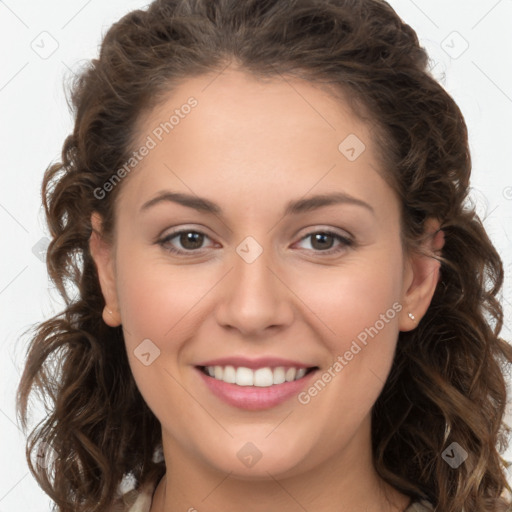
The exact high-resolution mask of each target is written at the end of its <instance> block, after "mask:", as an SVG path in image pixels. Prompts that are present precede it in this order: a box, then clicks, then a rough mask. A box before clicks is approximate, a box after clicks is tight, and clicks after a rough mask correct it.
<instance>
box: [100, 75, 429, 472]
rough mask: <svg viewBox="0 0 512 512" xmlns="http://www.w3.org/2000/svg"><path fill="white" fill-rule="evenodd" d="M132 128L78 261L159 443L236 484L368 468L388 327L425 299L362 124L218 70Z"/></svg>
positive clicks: (342, 112)
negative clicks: (115, 189)
mask: <svg viewBox="0 0 512 512" xmlns="http://www.w3.org/2000/svg"><path fill="white" fill-rule="evenodd" d="M190 97H193V98H194V100H190V99H189V98H190ZM185 105H191V106H190V108H189V107H185ZM192 105H193V106H192ZM173 114H174V115H175V117H174V119H173V120H171V121H170V122H169V119H170V117H171V116H172V115H173ZM177 119H179V120H178V121H176V120H177ZM166 122H167V123H168V124H167V125H166V124H165V123H166ZM161 123H163V124H161ZM163 126H165V127H166V129H164V128H163ZM139 135H140V137H139V142H140V144H139V146H140V147H142V146H144V145H145V146H146V147H147V148H148V149H147V150H141V151H139V152H138V157H137V159H138V160H137V165H136V166H135V167H134V168H133V170H131V171H130V175H129V176H128V177H127V178H125V179H124V182H122V183H120V184H119V185H117V186H121V187H122V189H121V190H120V195H119V196H118V198H117V203H116V232H115V243H114V246H113V247H112V252H108V251H107V254H108V257H105V256H102V257H100V256H99V252H96V253H95V254H96V258H95V259H96V261H97V263H98V267H99V270H100V279H101V284H102V289H103V292H104V295H105V298H106V302H107V307H108V308H109V309H111V310H112V314H108V313H106V314H105V315H106V316H105V321H106V322H107V323H109V324H110V325H117V324H118V323H122V326H123V331H124V336H125V341H126V348H127V353H128V357H129V362H130V366H131V369H132V372H133V375H134V377H135V380H136V382H137V385H138V387H139V389H140V391H141V393H142V395H143V397H144V399H145V401H146V402H147V404H148V405H149V407H150V408H151V409H152V411H153V412H154V414H155V415H156V417H157V418H158V420H159V421H160V422H161V425H162V429H163V441H164V450H166V451H167V450H168V453H171V454H172V456H173V457H174V458H173V459H172V460H173V461H178V460H180V457H181V458H183V459H184V460H185V459H187V460H189V461H195V463H196V464H201V465H203V466H204V467H208V468H210V469H215V470H219V471H222V472H224V473H228V472H231V473H232V475H238V476H239V477H241V478H245V477H254V478H259V477H261V478H264V477H268V473H270V474H272V475H275V476H276V475H293V474H295V473H296V472H301V471H306V470H308V469H313V468H315V467H317V466H318V465H319V464H330V463H331V462H332V463H333V464H334V465H335V464H336V460H339V459H337V458H339V457H340V456H341V454H344V455H343V456H344V457H345V460H348V461H350V460H352V461H353V462H354V464H356V461H357V460H365V461H366V460H369V456H370V413H371V409H372V406H373V404H374V403H375V401H376V400H377V397H378V396H379V393H380V392H381V390H382V388H383V385H384V383H385V381H386V378H387V376H388V373H389V371H390V368H391V364H392V360H393V354H394V351H395V346H396V342H397V337H398V333H399V331H400V330H408V329H412V328H414V327H415V322H414V321H412V320H411V319H410V318H409V317H408V312H410V311H412V312H413V313H414V314H415V315H416V316H417V319H418V318H419V315H420V313H421V312H420V311H417V310H414V305H416V306H417V307H418V308H420V309H421V308H423V309H425V308H426V305H425V307H423V304H424V303H425V304H426V302H425V301H428V300H429V297H427V298H426V299H425V300H424V301H423V302H417V303H414V300H416V299H414V298H413V292H412V291H411V290H412V289H413V288H414V286H413V285H414V282H415V280H414V267H413V266H412V265H409V262H408V261H409V260H408V259H404V254H403V252H402V246H401V240H400V222H399V203H398V201H397V198H396V197H395V194H394V192H393V190H392V189H391V188H390V187H389V186H388V185H387V183H386V182H385V181H384V179H383V178H382V177H381V175H380V174H379V172H378V171H379V170H380V164H379V161H378V158H377V149H376V146H375V144H374V140H373V138H372V135H371V133H370V131H369V127H368V125H366V124H363V123H362V122H361V121H359V120H358V118H357V117H355V116H354V114H352V113H351V112H350V109H349V108H348V107H347V106H344V105H343V104H340V102H339V101H336V100H335V99H333V98H332V97H331V96H329V95H328V94H327V93H326V92H323V91H322V90H320V89H319V88H316V87H315V86H313V85H312V84H310V83H308V82H303V81H299V80H292V79H287V80H283V79H277V78H276V79H274V80H271V81H266V82H259V81H256V80H255V79H253V78H251V77H249V76H248V75H246V74H244V73H242V72H240V71H225V72H224V73H222V74H220V75H219V76H217V75H211V76H208V77H205V76H202V77H197V78H194V79H190V80H188V81H187V82H185V83H184V84H182V85H181V86H180V87H179V88H178V89H177V90H175V91H174V92H173V93H172V95H170V96H169V98H168V100H167V101H166V103H165V104H163V105H161V106H159V107H158V108H156V109H155V110H154V111H153V112H151V114H150V115H149V116H147V117H145V118H144V119H143V120H142V121H141V126H139ZM139 146H137V147H139ZM139 160H140V161H139ZM132 163H133V162H132ZM174 194H179V195H174ZM317 196H319V199H314V198H316V197H317ZM173 198H174V199H173ZM180 198H181V199H180ZM187 204H188V205H187ZM180 231H183V233H182V234H181V235H180V234H179V232H180ZM187 234H188V235H187ZM174 251H177V252H174ZM102 254H104V253H102ZM102 258H103V259H102ZM108 258H111V259H110V260H109V259H108ZM418 300H419V299H418ZM413 303H414V304H413ZM416 322H417V320H416ZM205 367H210V368H205ZM215 367H217V368H215ZM239 367H242V369H241V370H237V368H239ZM244 368H245V369H244ZM289 368H293V369H291V370H290V369H289ZM301 368H302V369H304V370H302V371H301V370H300V369H301ZM311 369H313V370H311ZM296 370H298V372H297V371H296ZM305 370H306V371H307V373H306V374H305V375H303V373H304V371H305ZM209 371H211V373H213V374H214V376H213V377H212V376H209V375H207V373H209ZM287 378H288V380H286V379H287ZM221 379H222V380H221ZM294 379H296V380H294ZM224 380H226V381H227V382H225V381H224ZM233 380H234V381H235V382H234V383H233ZM283 380H284V381H285V382H283ZM255 382H256V385H254V384H255ZM274 382H275V383H274ZM251 383H252V385H251ZM270 383H272V385H270ZM333 467H334V466H333Z"/></svg>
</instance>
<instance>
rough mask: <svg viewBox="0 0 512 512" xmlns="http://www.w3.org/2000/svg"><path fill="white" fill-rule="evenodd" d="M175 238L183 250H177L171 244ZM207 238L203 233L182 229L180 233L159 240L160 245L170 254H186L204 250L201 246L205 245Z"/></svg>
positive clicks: (170, 234)
mask: <svg viewBox="0 0 512 512" xmlns="http://www.w3.org/2000/svg"><path fill="white" fill-rule="evenodd" d="M175 238H176V239H177V240H178V242H179V243H180V244H181V245H182V247H183V249H179V248H178V249H177V248H176V247H174V246H173V245H172V244H171V240H174V239H175ZM205 238H209V237H208V236H207V235H205V234H204V233H202V232H201V231H196V230H193V229H182V230H180V231H175V232H174V233H169V234H168V235H167V236H165V237H164V238H162V239H161V240H159V241H158V244H159V245H161V246H162V247H163V248H164V249H165V250H167V251H169V252H172V253H175V254H186V253H191V252H199V251H198V250H197V249H202V247H201V246H202V245H203V242H204V240H205Z"/></svg>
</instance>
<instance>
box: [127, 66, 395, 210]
mask: <svg viewBox="0 0 512 512" xmlns="http://www.w3.org/2000/svg"><path fill="white" fill-rule="evenodd" d="M191 105H193V106H191ZM137 132H138V143H137V144H136V147H139V146H142V145H144V144H145V142H147V141H149V140H151V143H150V145H151V150H150V151H146V153H147V154H146V156H145V157H144V158H142V159H141V161H140V162H139V163H138V164H137V166H136V168H135V169H134V171H133V172H132V173H131V175H130V176H129V179H128V180H127V181H128V183H125V184H124V185H123V191H122V192H121V196H130V197H131V200H132V201H135V202H140V203H141V202H142V201H144V200H147V198H148V195H149V194H151V193H156V192H158V191H159V190H162V189H165V188H172V189H173V190H175V189H178V190H181V191H184V192H188V193H190V192H192V193H194V192H195V193H198V194H199V193H200V195H202V196H205V195H207V196H210V197H215V196H219V194H222V191H223V190H224V191H226V190H237V191H238V192H239V194H240V197H241V196H245V203H244V204H245V206H246V207H249V204H250V201H249V198H251V197H252V200H253V201H256V202H257V200H258V198H261V197H262V196H261V194H264V195H266V196H270V195H272V193H277V191H279V192H280V193H281V195H283V194H285V195H293V196H302V195H305V194H306V193H307V192H308V190H310V189H312V188H315V190H314V192H317V193H320V192H326V191H330V190H331V189H337V190H340V189H341V190H344V191H347V192H351V193H354V194H356V193H360V194H361V193H363V195H366V196H367V197H368V194H369V195H370V196H372V195H373V196H375V199H377V198H378V196H379V194H380V195H381V196H382V188H383V187H386V184H385V182H384V181H383V180H382V178H381V177H380V175H379V172H380V169H379V168H380V166H379V162H378V158H377V148H376V147H375V141H374V137H373V135H372V130H371V126H370V125H369V124H368V123H364V122H363V121H361V120H360V119H359V117H358V116H357V115H355V113H354V112H353V109H352V105H351V104H350V101H349V100H348V99H345V100H343V96H340V97H334V96H333V95H332V94H330V93H329V91H328V90H326V89H325V88H322V87H320V86H318V85H317V84H312V83H310V82H307V81H304V80H300V79H296V78H291V77H284V76H283V77H281V76H278V77H275V78H272V79H269V78H265V79H259V78H255V77H254V76H252V75H249V74H247V73H245V72H242V71H234V70H226V71H224V72H222V73H220V74H210V75H202V76H198V77H194V78H191V79H189V80H186V81H184V82H183V83H182V84H181V85H179V86H178V87H177V88H176V89H174V90H173V91H172V93H170V94H169V95H168V97H167V98H166V99H165V100H164V101H163V102H162V103H160V104H159V105H158V106H157V107H155V108H154V109H153V110H152V111H151V112H149V113H148V114H147V115H145V116H144V117H141V119H140V122H139V123H138V127H137ZM130 182H132V183H131V184H130ZM126 185H128V186H126ZM124 189H126V190H124ZM345 189H346V190H345ZM130 190H132V191H133V193H130ZM135 190H136V192H135ZM388 193H389V191H388ZM248 201H249V202H248ZM251 204H252V203H251ZM238 206H240V205H238Z"/></svg>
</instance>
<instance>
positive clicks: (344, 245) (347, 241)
mask: <svg viewBox="0 0 512 512" xmlns="http://www.w3.org/2000/svg"><path fill="white" fill-rule="evenodd" d="M183 233H195V234H198V235H203V236H205V237H206V238H210V237H209V236H208V235H206V234H205V233H203V232H202V231H197V230H194V229H182V230H179V231H175V232H173V233H169V234H168V235H167V236H166V237H164V238H162V239H161V240H158V241H157V243H158V245H160V246H161V247H163V248H164V249H165V250H166V251H168V252H170V253H172V254H177V255H187V254H193V253H198V252H200V251H201V249H189V250H181V249H176V248H174V247H172V246H169V245H167V244H168V243H169V242H170V241H171V240H172V239H173V238H176V237H177V236H179V235H181V234H183ZM317 234H322V235H328V236H332V237H334V238H335V239H337V240H338V241H340V242H341V243H342V245H341V247H339V248H338V249H327V250H325V251H322V250H315V249H312V250H313V252H316V253H320V254H323V255H326V256H329V255H332V254H336V253H339V252H341V251H342V250H344V249H345V248H347V247H352V246H354V245H355V242H354V240H352V239H350V238H348V237H345V236H342V235H340V234H338V233H335V232H334V231H329V230H319V231H311V232H310V233H308V234H307V235H305V236H303V237H302V238H301V239H300V240H299V242H301V241H303V240H305V239H307V238H309V237H311V236H313V235H317ZM306 250H308V249H306Z"/></svg>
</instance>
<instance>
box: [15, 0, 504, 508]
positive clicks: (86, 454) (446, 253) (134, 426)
mask: <svg viewBox="0 0 512 512" xmlns="http://www.w3.org/2000/svg"><path fill="white" fill-rule="evenodd" d="M231 63H235V64H236V65H238V66H239V67H240V68H241V69H242V70H244V71H245V72H247V73H251V74H253V75H258V76H261V77H269V78H273V77H274V78H275V77H279V76H283V75H287V76H291V77H293V76H295V77H300V78H302V79H306V80H308V81H309V82H311V83H323V84H326V85H328V86H329V87H331V88H332V90H333V91H339V92H340V94H343V95H346V97H348V98H350V105H351V106H352V107H353V108H354V109H356V111H357V113H358V114H359V115H360V116H364V118H365V119H366V118H367V119H370V120H371V122H372V126H376V127H378V130H376V132H375V133H376V134H377V135H376V139H377V142H378V143H379V148H380V151H381V153H382V156H383V161H385V166H384V167H385V168H384V172H385V176H386V177H387V179H389V183H391V184H392V186H393V188H394V190H395V191H396V192H397V195H398V197H399V199H400V202H401V232H402V240H403V244H404V248H406V249H407V250H420V249H419V248H420V246H421V241H422V239H423V237H424V235H425V229H424V228H425V221H426V219H428V218H430V217H434V218H436V219H438V220H439V222H440V229H442V230H443V231H444V234H445V245H444V248H443V250H442V254H441V255H440V256H438V260H439V261H440V263H441V278H440V281H439V283H438V285H437V288H436V291H435V294H434V297H433V299H432V302H431V305H430V307H429V309H428V311H427V313H426V314H425V316H424V317H423V318H422V320H421V322H420V323H419V325H418V326H417V328H416V329H414V330H412V331H408V332H400V334H399V338H398V342H397V349H396V352H395V358H394V361H393V365H392V368H391V372H390V374H389V377H388V380H387V382H386V384H385V386H384V388H383V391H382V393H381V394H380V395H379V397H378V399H377V401H376V403H375V405H374V407H373V409H372V446H373V457H374V465H375V468H376V470H377V472H378V474H379V475H380V476H381V477H382V478H383V479H384V480H385V481H386V482H388V483H389V484H390V485H392V486H393V487H395V488H396V489H398V490H399V491H401V492H402V493H404V494H406V495H408V496H410V497H412V498H415V499H427V500H429V501H430V502H431V503H432V504H433V505H434V507H435V510H436V511H442V512H461V511H462V510H464V511H465V512H491V511H492V512H496V511H498V510H506V509H507V510H508V508H507V507H509V506H510V505H509V504H508V502H506V500H505V494H506V492H510V491H511V489H510V486H509V485H508V483H507V480H506V466H507V462H506V461H505V460H504V459H503V458H502V456H501V454H502V453H503V452H504V450H505V449H506V447H507V444H508V436H509V434H510V429H509V428H508V426H507V425H506V424H505V423H504V422H503V417H504V413H505V407H506V401H507V389H506V380H505V376H506V371H507V370H508V369H509V367H510V363H512V347H511V346H510V345H509V344H508V343H507V342H506V341H505V340H503V339H502V338H500V337H499V334H500V331H501V328H502V325H503V311H502V307H501V305H500V302H499V300H498V294H499V292H500V289H501V286H502V283H503V265H502V261H501V259H500V257H499V255H498V253H497V252H496V249H495V248H494V246H493V244H492V243H491V241H490V239H489V237H488V235H487V234H486V232H485V230H484V227H483V225H482V222H481V220H480V219H479V217H478V215H477V214H476V212H475V211H474V209H473V208H472V207H471V205H470V204H468V194H469V180H470V173H471V158H470V153H469V145H468V134H467V127H466V124H465V121H464V119H463V116H462V114H461V111H460V109H459V108H458V106H457V105H456V103H455V102H454V100H453V99H452V98H451V96H450V95H449V94H448V93H447V92H446V91H445V90H444V89H443V87H442V86H441V85H440V84H439V83H438V82H437V81H436V80H435V79H434V78H433V77H432V75H431V74H430V72H429V70H428V64H429V60H428V56H427V54H426V52H425V50H424V49H423V48H422V47H421V46H420V44H419V41H418V38H417V35H416V33H415V32H414V30H413V29H412V28H411V27H410V26H409V25H407V24H405V23H404V22H403V21H402V20H401V19H400V18H399V17H398V15H397V14H396V13H395V11H394V10H393V9H392V8H391V7H390V6H389V5H388V4H387V3H386V2H385V1H383V0H358V1H353V0H156V1H154V2H153V3H151V4H150V5H149V6H148V7H147V8H146V9H141V10H135V11H132V12H130V13H128V14H127V15H125V16H124V17H123V18H121V19H120V20H119V21H118V22H116V23H115V24H114V25H113V26H112V27H111V28H110V29H109V30H108V32H107V33H106V34H105V36H104V39H103V42H102V46H101V50H100V55H99V58H97V59H92V60H91V61H89V62H88V63H87V65H86V66H85V67H84V69H82V70H81V72H80V74H79V75H78V76H77V78H76V79H75V81H74V82H73V84H72V88H71V91H72V94H71V106H72V109H73V114H74V119H75V124H74V129H73V132H72V133H71V134H70V135H69V136H68V137H67V138H66V139H65V142H64V145H63V148H62V155H61V161H60V162H58V163H54V164H52V165H50V166H49V167H48V168H47V169H46V171H45V175H44V180H43V185H42V198H43V204H44V207H45V212H46V218H47V223H48V226H49V230H50V233H51V237H52V240H51V243H50V245H49V247H48V252H47V268H48V272H49V275H50V278H51V279H52V281H53V282H54V283H55V285H56V286H57V288H58V290H59V292H60V293H61V294H62V296H63V299H64V301H65V309H64V311H63V312H62V313H60V314H58V315H55V316H54V317H52V318H51V319H49V320H47V321H45V322H43V323H42V324H40V325H38V326H37V329H35V332H34V335H33V337H32V338H31V340H30V343H29V346H28V347H27V356H26V357H27V359H26V365H25V368H24V371H23V375H22V377H21V380H20V383H19V386H18V390H17V414H18V418H19V421H20V423H21V425H22V427H23V429H24V431H25V432H26V431H27V429H28V427H27V424H28V416H29V405H28V401H29V396H30V395H31V393H32V392H33V391H38V392H39V393H40V394H41V395H42V396H43V397H45V404H46V398H50V400H51V404H49V405H47V412H48V415H47V417H46V418H45V419H44V420H43V421H41V422H40V423H39V424H38V425H37V426H36V427H34V428H33V430H31V431H30V434H29V435H28V437H27V447H26V456H27V461H28V464H29V467H30V470H31V472H32V474H33V475H34V477H35V478H36V480H37V481H38V483H39V485H40V486H41V487H42V488H43V490H44V491H45V492H46V493H47V494H48V495H49V496H50V497H51V499H52V500H53V501H54V502H55V503H56V505H57V507H58V510H60V511H61V512H71V511H73V512H85V511H88V512H100V511H105V510H108V508H109V506H111V504H112V503H114V500H115V498H116V496H117V489H118V486H119V484H120V482H121V481H122V478H123V476H124V475H126V474H128V473H131V474H132V475H133V476H134V477H135V478H136V480H137V482H139V484H140V485H142V484H143V483H144V482H147V481H148V479H149V478H151V477H152V476H153V477H154V475H155V474H158V475H162V474H163V473H164V472H165V464H164V462H163V461H161V460H160V461H158V460H156V459H155V458H154V457H153V454H154V452H155V450H156V449H157V448H158V446H159V445H160V443H161V425H160V423H159V421H158V420H157V418H156V417H155V416H154V414H153V413H152V411H151V410H150V409H149V407H148V406H147V405H146V403H145V402H144V399H143V398H142V396H141V394H140V393H139V391H138V389H137V386H136V383H135V381H134V378H133V376H132V374H131V371H130V368H129V364H128V358H127V355H126V348H125V345H124V340H123V333H122V328H121V327H116V328H112V327H108V326H107V325H106V324H105V323H104V322H103V320H102V310H103V307H104V305H105V301H104V298H103V295H102V293H101V289H100V285H99V281H98V274H97V270H96V267H95V264H94V261H93V259H92V257H91V254H90V251H89V238H90V235H91V230H92V227H91V220H90V219H91V214H92V212H98V213H99V214H100V215H101V217H102V219H103V229H104V234H105V235H106V236H112V234H113V232H114V229H115V218H114V204H115V200H116V197H117V195H118V193H119V190H120V189H121V188H122V186H123V185H122V183H121V184H119V185H118V186H117V187H114V188H113V190H112V191H111V192H110V193H109V194H107V195H106V197H101V198H99V197H98V194H97V193H96V194H95V191H97V190H98V189H99V188H101V187H102V186H103V184H104V183H106V182H107V181H108V180H109V179H110V178H111V177H112V173H113V170H114V169H118V168H120V167H121V166H122V165H123V163H125V162H126V161H127V159H128V158H129V157H130V155H131V153H132V152H133V150H134V143H135V136H136V126H137V122H138V121H139V120H140V119H141V117H142V116H143V114H145V113H148V112H150V111H151V109H153V108H155V106H157V105H158V104H159V102H161V101H163V99H164V98H165V97H166V96H168V94H169V92H170V91H171V90H172V89H173V88H174V87H175V86H176V85H177V84H179V83H181V82H183V81H185V80H187V78H190V77H193V76H200V75H202V74H206V73H215V72H217V73H220V72H222V70H223V69H225V68H226V67H227V66H228V65H230V64H231ZM73 294H74V295H73ZM454 442H456V443H458V444H459V445H460V446H461V447H462V448H463V449H464V450H465V451H466V452H467V459H466V460H465V462H464V463H463V464H462V465H460V466H459V467H458V468H457V469H456V470H455V469H453V468H452V467H450V465H449V464H447V463H446V462H445V460H443V457H442V454H443V452H444V451H445V450H446V449H447V448H448V447H449V446H450V444H451V443H454ZM43 445H44V446H46V445H48V446H51V447H52V448H53V450H55V452H56V454H57V455H58V456H57V457H55V460H54V461H53V464H52V465H51V466H48V467H42V466H41V465H38V464H33V463H32V457H31V456H32V454H33V453H34V452H35V451H36V450H40V449H41V446H43Z"/></svg>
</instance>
